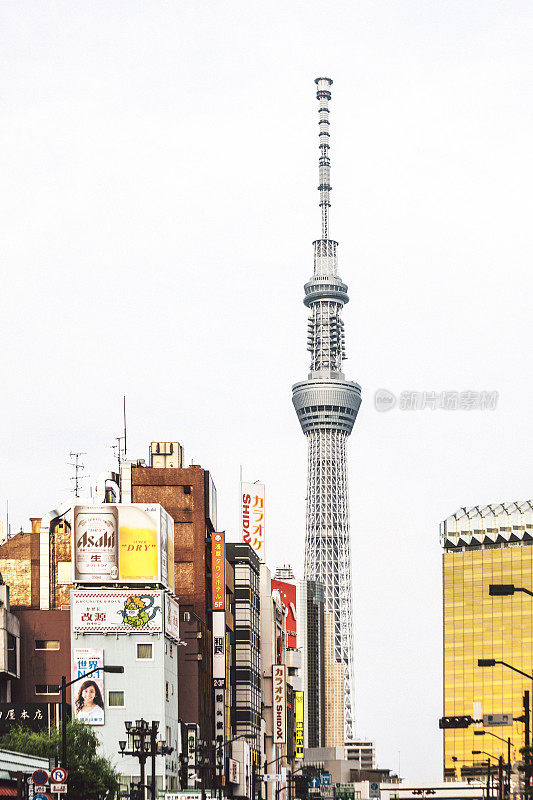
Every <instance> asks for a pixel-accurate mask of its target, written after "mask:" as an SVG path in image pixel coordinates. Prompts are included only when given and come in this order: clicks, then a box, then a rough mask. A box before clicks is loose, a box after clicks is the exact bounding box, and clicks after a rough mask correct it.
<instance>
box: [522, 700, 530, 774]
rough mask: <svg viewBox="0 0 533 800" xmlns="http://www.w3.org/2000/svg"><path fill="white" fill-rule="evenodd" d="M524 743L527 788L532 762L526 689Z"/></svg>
mask: <svg viewBox="0 0 533 800" xmlns="http://www.w3.org/2000/svg"><path fill="white" fill-rule="evenodd" d="M523 703H524V744H525V748H526V752H525V757H524V762H525V775H524V777H525V784H526V789H528V788H529V786H530V783H531V776H530V764H531V755H530V752H529V742H530V738H529V725H530V718H529V691H528V690H527V689H526V690H525V692H524V701H523Z"/></svg>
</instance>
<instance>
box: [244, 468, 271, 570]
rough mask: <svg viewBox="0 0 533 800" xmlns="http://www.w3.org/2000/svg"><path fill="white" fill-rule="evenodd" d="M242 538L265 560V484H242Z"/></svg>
mask: <svg viewBox="0 0 533 800" xmlns="http://www.w3.org/2000/svg"><path fill="white" fill-rule="evenodd" d="M240 514H241V536H242V540H243V542H246V543H247V544H249V545H250V546H251V547H253V549H254V550H255V552H256V553H257V555H258V556H259V558H260V559H261V561H264V560H265V484H264V483H243V482H241V498H240Z"/></svg>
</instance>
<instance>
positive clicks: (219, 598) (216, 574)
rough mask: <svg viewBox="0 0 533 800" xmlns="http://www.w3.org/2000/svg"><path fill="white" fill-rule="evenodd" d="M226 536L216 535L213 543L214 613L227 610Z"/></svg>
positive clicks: (212, 579) (212, 581)
mask: <svg viewBox="0 0 533 800" xmlns="http://www.w3.org/2000/svg"><path fill="white" fill-rule="evenodd" d="M224 538H225V534H224V533H223V532H222V533H214V534H213V539H212V543H211V590H212V595H213V611H223V610H224V609H225V608H226V550H225V544H224Z"/></svg>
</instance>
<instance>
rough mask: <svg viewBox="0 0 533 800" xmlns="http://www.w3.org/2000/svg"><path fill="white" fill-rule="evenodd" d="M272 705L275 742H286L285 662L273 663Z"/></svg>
mask: <svg viewBox="0 0 533 800" xmlns="http://www.w3.org/2000/svg"><path fill="white" fill-rule="evenodd" d="M272 707H273V711H274V725H273V728H274V732H273V739H274V744H285V742H286V740H287V733H286V728H287V724H286V722H287V720H286V714H287V700H286V684H285V664H273V665H272Z"/></svg>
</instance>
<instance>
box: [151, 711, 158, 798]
mask: <svg viewBox="0 0 533 800" xmlns="http://www.w3.org/2000/svg"><path fill="white" fill-rule="evenodd" d="M156 736H157V723H156V722H154V721H152V729H151V731H150V755H151V756H152V783H151V793H152V800H155V756H156Z"/></svg>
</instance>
